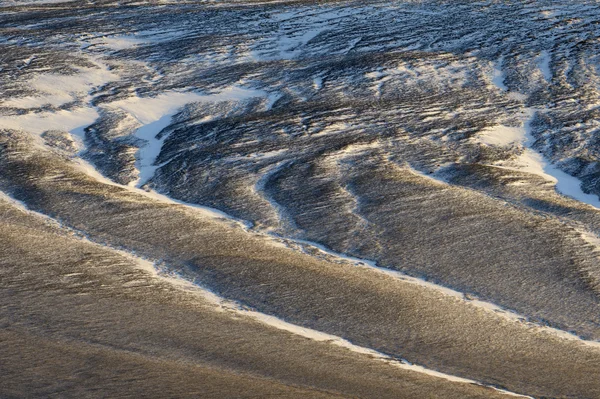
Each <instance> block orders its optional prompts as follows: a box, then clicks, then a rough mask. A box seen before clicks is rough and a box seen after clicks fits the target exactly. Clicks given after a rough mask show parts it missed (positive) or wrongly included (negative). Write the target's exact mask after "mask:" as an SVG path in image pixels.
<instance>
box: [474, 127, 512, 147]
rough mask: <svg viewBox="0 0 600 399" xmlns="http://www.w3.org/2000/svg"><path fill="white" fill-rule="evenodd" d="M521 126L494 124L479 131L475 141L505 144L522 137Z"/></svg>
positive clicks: (487, 143)
mask: <svg viewBox="0 0 600 399" xmlns="http://www.w3.org/2000/svg"><path fill="white" fill-rule="evenodd" d="M522 130H523V129H522V128H519V127H510V126H504V125H496V126H492V127H490V128H487V129H485V130H483V131H481V132H480V133H479V135H478V136H477V141H478V142H481V143H483V144H486V145H497V146H507V145H510V144H512V143H515V142H518V141H520V140H521V139H522V137H523V133H522Z"/></svg>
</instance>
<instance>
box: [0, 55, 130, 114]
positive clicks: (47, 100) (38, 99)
mask: <svg viewBox="0 0 600 399" xmlns="http://www.w3.org/2000/svg"><path fill="white" fill-rule="evenodd" d="M116 80H119V76H118V75H116V74H114V73H113V72H111V71H110V70H109V69H108V68H107V67H106V66H105V65H102V64H99V63H98V64H97V67H95V68H78V73H76V74H73V75H61V74H40V75H38V76H36V77H34V78H33V79H31V80H30V81H29V82H27V86H28V87H29V88H31V89H33V90H35V91H36V92H37V94H36V95H33V96H25V97H16V98H9V99H8V100H6V101H4V102H3V103H2V106H5V107H17V108H26V109H27V108H38V107H41V106H43V105H46V104H50V105H53V106H61V105H63V104H66V103H69V102H72V101H74V100H76V99H77V98H81V97H84V98H85V97H87V96H88V94H89V92H90V91H91V90H92V89H93V88H94V87H98V86H101V85H104V84H106V83H108V82H111V81H116Z"/></svg>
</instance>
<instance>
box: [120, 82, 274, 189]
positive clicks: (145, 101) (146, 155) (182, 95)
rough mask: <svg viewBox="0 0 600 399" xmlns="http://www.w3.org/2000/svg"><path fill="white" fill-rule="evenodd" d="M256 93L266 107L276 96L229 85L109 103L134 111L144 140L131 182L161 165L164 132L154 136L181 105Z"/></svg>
mask: <svg viewBox="0 0 600 399" xmlns="http://www.w3.org/2000/svg"><path fill="white" fill-rule="evenodd" d="M255 97H267V99H268V104H267V108H270V107H271V106H272V105H273V103H274V102H275V101H277V99H278V98H279V97H278V96H277V95H273V94H271V95H269V94H267V93H266V92H264V91H262V90H253V89H246V88H242V87H237V86H231V87H228V88H226V89H224V90H223V91H221V92H219V93H217V94H209V95H204V94H199V93H194V92H175V91H172V92H165V93H162V94H159V95H158V96H156V97H130V98H127V99H124V100H120V101H115V102H112V103H110V104H109V105H108V107H110V108H113V109H114V108H117V109H120V110H122V111H125V112H127V113H129V114H131V115H133V116H134V117H135V118H136V119H137V120H138V121H139V122H140V123H141V124H142V127H140V128H139V129H138V130H137V131H136V132H135V136H136V137H138V138H140V139H142V140H144V141H145V142H146V143H147V144H146V145H145V146H143V147H142V148H141V149H140V150H139V151H138V153H137V156H136V157H137V165H136V166H137V169H138V171H139V177H138V180H137V181H135V182H133V183H132V185H136V186H137V187H141V186H143V185H144V184H146V183H147V182H148V180H150V179H151V178H152V176H154V172H155V171H156V169H157V168H159V167H160V165H155V162H156V158H157V157H158V155H159V154H160V151H161V148H162V145H163V143H164V141H165V140H166V139H167V137H168V136H167V135H163V136H162V137H161V138H157V135H158V134H159V133H160V132H161V131H162V130H163V129H164V128H166V127H167V126H169V124H170V123H171V119H172V117H173V116H174V115H175V114H176V113H177V111H178V110H179V109H181V107H183V106H184V105H186V104H190V103H194V102H205V103H211V102H222V101H243V100H247V99H250V98H255Z"/></svg>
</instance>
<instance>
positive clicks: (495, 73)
mask: <svg viewBox="0 0 600 399" xmlns="http://www.w3.org/2000/svg"><path fill="white" fill-rule="evenodd" d="M503 63H504V58H500V59H499V60H498V61H497V62H496V63H495V64H494V65H493V69H492V83H493V84H494V85H495V86H496V87H497V88H498V89H500V90H502V91H507V90H508V87H506V85H505V84H504V80H505V79H506V77H505V76H504V72H503V71H502V64H503Z"/></svg>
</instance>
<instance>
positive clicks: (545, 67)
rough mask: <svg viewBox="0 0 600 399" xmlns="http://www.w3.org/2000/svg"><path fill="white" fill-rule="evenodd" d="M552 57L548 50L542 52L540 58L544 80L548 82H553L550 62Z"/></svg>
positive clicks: (539, 62) (539, 63)
mask: <svg viewBox="0 0 600 399" xmlns="http://www.w3.org/2000/svg"><path fill="white" fill-rule="evenodd" d="M551 60H552V57H551V55H550V53H549V52H548V51H546V50H544V51H542V52H541V54H540V56H539V58H538V65H539V66H540V71H541V72H542V74H543V75H544V79H546V81H547V82H551V81H552V70H551V69H550V61H551Z"/></svg>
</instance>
